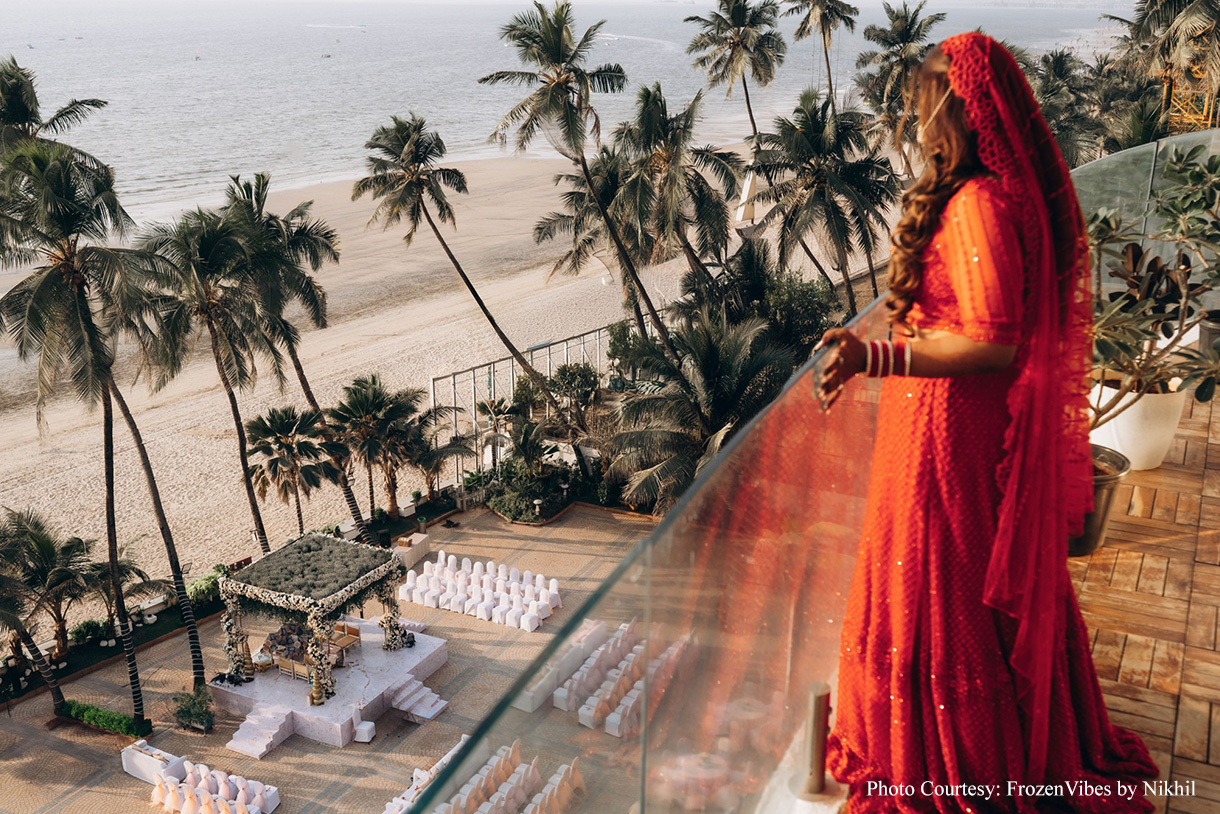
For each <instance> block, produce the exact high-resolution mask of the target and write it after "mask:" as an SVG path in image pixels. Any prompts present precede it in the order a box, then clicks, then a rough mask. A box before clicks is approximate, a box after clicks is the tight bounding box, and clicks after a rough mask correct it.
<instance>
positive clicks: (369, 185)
mask: <svg viewBox="0 0 1220 814" xmlns="http://www.w3.org/2000/svg"><path fill="white" fill-rule="evenodd" d="M364 146H365V148H366V149H368V150H372V151H373V155H371V156H369V157H368V159H367V167H368V169H369V175H367V176H365V177H364V178H361V179H360V180H359V181H357V182H356V185H355V187H353V188H352V200H353V201H355V200H358V199H360V198H362V197H364V196H365V195H366V194H371V195H372V196H373V198H374V199H376V200H377V202H378V203H377V208H376V209H375V210H373V217H372V218H371V219H370V220H369V223H370V224H372V223H375V222H376V221H379V220H380V221H382V225H383V228H385V229H388V228H390V227H391V226H394V225H396V224H398V223H400V222H402V221H403V220H404V219H405V220H406V222H407V227H408V228H407V233H406V235H404V236H403V242H404V243H406V245H407V246H408V247H410V245H411V242H412V241H413V240H414V239H415V233H416V232H417V231H418V230H419V226H420V223H421V221H426V222H427V224H428V227H429V228H430V229H431V230H432V234H433V236H434V237H436V240H437V242H438V243H440V245H441V248H442V249H443V250H444V252H445V256H446V257H448V258H449V262H450V263H452V264H453V268H454V269H455V270H456V271H457V273H458V277H460V278H461V279H462V284H463V285H465V286H466V290H467V291H469V292H470V296H471V297H473V298H474V301H475V304H476V305H478V307H479V310H480V311H482V312H483V317H484V318H485V319H486V320H487V323H488V324H489V325H491V329H492V330H493V331H495V334H496V336H498V337H499V338H500V341H501V342H502V343H503V344H504V347H505V348H507V349H508V352H509V354H510V355H511V356H512V357H513V359H514V360H516V362H517V364H519V365H520V366H521V369H522V370H523V371H525V373H526V375H528V376H529V377H530V379H532V380H533V382H534V383H535V384H536V385H537V386H538V388H539V389H540V390H541V391H542V392H543V393H544V394H545V395H546V398H547V401H548V402H549V403H550V405H551V408H552V409H554V410H555V411H556V412H557V413H558V412H559V404H558V402H556V401H555V397H554V396H553V395H551V392H550V390H548V389H547V386H546V380H545V379H544V378H543V377H542V374H541V373H539V372H538V371H537V370H535V369H534V367H533V365H531V364H530V363H529V362H528V361H527V360H526V358H525V356H523V355H522V354H521V351H519V350H517V346H516V345H514V344H513V342H512V340H510V339H509V338H508V335H507V334H506V333H504V330H503V329H502V328H501V327H500V323H499V322H497V321H496V318H495V317H494V316H492V313H491V310H490V309H488V307H487V304H486V303H485V302H483V297H482V296H480V295H479V291H478V289H476V288H475V287H474V283H472V282H471V281H470V277H468V276H467V275H466V270H465V269H463V268H462V264H461V263H459V262H458V259H457V257H456V256H455V255H454V254H453V250H452V249H450V248H449V243H448V242H446V240H445V237H444V235H442V234H441V230H440V228H439V227H438V226H437V225H436V221H435V220H434V219H433V217H432V212H431V210H430V209H429V207H428V203H429V201H430V202H431V204H432V206H433V207H435V209H436V217H437V218H439V219H440V221H441V223H448V224H452V225H453V226H454V227H456V226H457V220H456V218H455V215H454V212H453V206H452V204H450V203H449V198H448V195H447V194H446V189H449V190H453V191H454V192H457V193H463V194H464V193H465V192H466V176H465V174H464V173H462V172H461V171H460V170H456V169H451V168H448V167H440V166H437V164H438V162H440V161H441V160H442V159H444V157H445V153H446V149H445V142H444V141H443V140H442V139H441V137H440V135H439V134H438V133H437V132H436V131H435V130H429V129H428V123H427V122H426V121H425V120H424V119H423V117H421V116H417V115H415V114H414V113H412V114H411V115H410V116H409V117H408V118H406V119H400V118H398V117H397V116H395V117H393V121H392V123H391V124H389V125H387V126H384V127H378V128H377V129H376V130H375V131H374V132H373V137H372V138H371V139H369V141H368V142H367V143H366V144H365V145H364Z"/></svg>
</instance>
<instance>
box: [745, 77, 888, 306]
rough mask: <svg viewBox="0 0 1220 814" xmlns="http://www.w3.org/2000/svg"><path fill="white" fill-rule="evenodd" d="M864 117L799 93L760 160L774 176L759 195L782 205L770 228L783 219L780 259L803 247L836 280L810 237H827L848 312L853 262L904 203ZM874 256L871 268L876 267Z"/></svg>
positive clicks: (768, 136) (766, 139) (764, 141)
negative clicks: (772, 182) (893, 210)
mask: <svg viewBox="0 0 1220 814" xmlns="http://www.w3.org/2000/svg"><path fill="white" fill-rule="evenodd" d="M867 126H868V125H867V121H866V120H865V117H864V116H863V114H861V113H859V112H857V111H852V110H845V111H842V112H840V113H835V112H834V111H833V110H832V109H831V107H830V103H829V102H828V101H824V100H823V99H822V98H821V96H820V94H818V92H817V91H815V90H813V89H809V90H806V91H805V92H804V93H802V94H801V98H800V102H799V104H798V105H797V108H796V110H795V111H794V113H793V117H792V118H791V119H786V118H783V117H777V118H776V120H775V130H776V132H774V133H764V134H763V135H762V136H760V137H759V144H760V146H761V147H762V149H761V150H760V152H759V154H758V163H759V164H760V165H761V167H763V168H765V170H766V171H767V172H769V173H770V174H771V175H772V176H773V177H775V178H776V183H775V186H773V187H772V188H770V189H767V190H764V191H763V192H761V193H759V195H758V197H759V198H760V199H762V200H766V201H772V202H775V203H777V204H778V205H777V206H776V207H775V208H773V209H772V210H771V211H770V212H769V213H768V214H767V216H766V218H764V223H766V222H768V221H770V220H772V219H774V218H777V217H778V218H779V219H780V239H779V256H780V262H781V263H784V262H786V261H787V259H788V257H789V256H790V255H791V253H792V251H793V249H795V248H796V247H797V246H800V247H801V248H802V249H803V250H804V251H805V253H806V255H807V256H808V257H809V259H810V260H811V261H813V263H814V265H815V267H817V269H818V271H819V272H820V273H821V274H822V276H823V277H824V278H826V280H827V282H829V281H830V278H829V275H827V274H826V270H825V268H823V266H822V264H821V263H820V262H819V261H818V259H817V257H816V256H815V255H814V254H813V252H812V251H811V250H810V249H809V246H808V244H807V243H806V240H805V239H806V237H807V236H808V235H810V234H815V235H819V236H821V237H822V238H823V239H824V240H825V242H826V243H827V244H828V245H830V246H832V247H833V251H834V253H835V261H834V266H835V270H836V271H837V272H838V273H839V274H840V275H841V276H842V278H843V281H844V284H845V287H846V289H847V300H848V308H849V310H850V312H851V313H852V314H855V313H856V310H857V308H856V298H855V293H854V292H853V290H852V285H851V281H850V280H849V279H848V259H849V256H850V255H851V254H853V253H854V252H855V251H856V249H857V248H858V247H862V248H864V249H866V253H868V252H867V250H871V249H872V248H875V245H876V242H877V239H876V230H877V229H884V228H885V227H886V220H885V211H886V208H887V207H889V206H890V205H892V204H893V203H894V202H896V201H897V200H898V189H899V186H898V179H897V177H896V176H895V174H894V169H893V166H892V165H891V164H890V162H889V159H887V158H884V157H882V156H880V155H879V154H878V153H877V151H876V150H873V149H869V148H868V144H867V138H866V130H867ZM871 260H872V259H871V254H870V255H869V263H870V268H871V265H872V262H871Z"/></svg>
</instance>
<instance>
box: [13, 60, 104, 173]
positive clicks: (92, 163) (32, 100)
mask: <svg viewBox="0 0 1220 814" xmlns="http://www.w3.org/2000/svg"><path fill="white" fill-rule="evenodd" d="M105 106H106V102H104V101H103V100H101V99H73V100H72V101H70V102H68V103H67V104H66V105H64V106H63V107H61V108H60V109H59V110H57V111H55V112H54V113H52V114H51V115H50V116H48V117H47V118H45V119H44V118H43V116H42V105H41V103H40V102H39V100H38V91H37V89H36V88H35V86H34V72H33V71H31V70H29V69H28V68H22V67H21V66H20V65H18V64H17V59H16V58H15V57H13V56H12V55H10V56H9V57H8V59H4V60H0V152H5V151H7V150H9V149H12V148H13V147H15V146H17V145H18V144H20V143H22V142H25V141H34V140H38V141H51V140H52V139H50V138H48V137H54V136H59V135H61V134H62V133H64V132H65V131H67V130H68V129H69V128H70V127H72V125H74V124H79V123H80V122H82V121H84V120H85V119H86V118H87V117H88V116H89V114H90V113H92V112H93V111H94V110H98V109H100V108H103V107H105ZM69 149H71V150H72V151H73V153H74V154H75V156H76V158H77V159H78V160H80V161H82V163H84V164H85V165H87V166H88V167H90V168H91V169H101V168H102V167H103V165H102V164H101V162H99V161H98V160H97V159H95V158H93V157H92V156H90V155H89V154H88V153H85V152H82V151H80V150H76V149H75V148H69Z"/></svg>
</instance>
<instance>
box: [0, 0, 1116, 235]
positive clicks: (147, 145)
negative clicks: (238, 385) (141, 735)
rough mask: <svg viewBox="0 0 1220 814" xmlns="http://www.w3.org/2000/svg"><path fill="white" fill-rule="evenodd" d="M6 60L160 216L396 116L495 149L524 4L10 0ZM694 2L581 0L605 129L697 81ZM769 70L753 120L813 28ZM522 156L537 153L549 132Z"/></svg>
mask: <svg viewBox="0 0 1220 814" xmlns="http://www.w3.org/2000/svg"><path fill="white" fill-rule="evenodd" d="M4 6H5V8H4V12H3V15H2V17H0V56H4V55H7V54H10V53H11V54H13V55H15V56H16V58H17V60H18V62H19V63H20V64H21V65H22V66H24V67H28V68H31V69H33V70H34V71H35V72H36V73H37V76H38V89H39V93H40V97H41V99H42V102H43V106H44V115H49V114H50V113H51V111H52V110H54V109H55V108H57V107H58V106H59V105H61V104H63V103H64V102H66V101H67V100H68V99H70V98H85V97H96V98H102V99H106V100H108V101H109V102H110V105H109V106H108V107H107V108H105V109H104V110H102V111H98V112H95V113H94V114H93V115H92V116H91V117H90V118H89V120H88V121H87V122H86V123H84V124H82V125H79V126H77V127H76V128H75V129H74V130H73V131H72V133H71V136H70V140H71V141H72V142H73V143H74V144H77V145H78V146H80V147H82V148H84V149H86V150H89V151H90V152H92V153H94V154H95V155H97V156H98V157H100V158H102V159H103V160H105V161H107V162H108V163H110V164H111V165H112V166H113V167H114V168H115V171H116V177H117V183H118V186H119V189H120V191H121V193H122V195H123V200H124V202H125V203H126V205H127V207H128V209H129V210H130V211H131V212H132V213H133V214H134V215H136V216H137V217H159V216H163V215H165V214H167V213H168V212H172V211H173V210H174V209H176V208H178V207H181V206H189V205H194V204H195V203H201V204H204V205H207V204H211V203H215V202H216V201H217V200H218V198H219V194H220V191H221V190H222V189H223V187H224V184H225V180H226V178H227V176H229V175H230V174H233V173H242V174H247V175H248V174H252V173H254V172H258V171H270V172H271V173H272V175H273V177H274V179H275V188H280V189H282V188H291V187H302V186H306V185H308V184H311V183H315V182H318V181H325V180H337V179H350V178H354V177H356V176H358V175H359V174H360V172H361V169H362V165H363V159H364V150H363V144H364V142H365V140H366V139H367V138H368V136H369V135H370V134H371V133H372V131H373V129H374V128H375V127H377V126H378V125H380V124H384V123H388V122H389V119H390V116H391V115H405V114H406V113H408V112H410V111H414V112H416V113H419V114H421V115H424V116H425V117H427V118H428V120H429V121H430V122H431V124H432V125H434V126H435V127H436V128H437V129H439V131H440V132H441V134H442V135H443V137H444V138H445V140H446V143H447V144H448V146H449V150H450V155H451V156H452V157H453V158H478V157H488V156H495V155H500V154H501V153H502V148H500V147H499V146H498V145H490V144H488V143H487V141H486V138H487V135H488V134H489V133H491V132H492V131H493V130H494V129H495V126H496V123H497V121H498V120H499V118H500V116H502V115H503V113H504V112H505V111H507V110H508V108H509V107H510V106H511V105H512V104H513V103H514V102H515V101H516V100H517V99H518V98H519V97H520V96H521V95H523V93H524V91H523V90H521V89H516V88H508V87H501V88H490V87H485V86H482V85H479V84H477V82H476V79H477V78H478V77H480V76H482V75H484V74H486V73H488V72H490V71H493V70H496V69H501V68H513V67H516V64H517V62H516V57H515V55H514V53H513V52H512V51H511V50H510V49H508V48H505V47H504V45H503V44H502V43H501V42H500V41H499V40H498V37H497V30H498V28H499V26H501V25H502V24H503V23H504V22H506V21H507V20H508V19H509V17H510V16H511V15H512V14H514V13H516V11H518V10H521V9H523V8H525V7H526V3H525V2H521V3H519V4H515V3H507V4H506V3H499V4H488V5H479V4H454V3H444V2H437V3H426V2H424V3H420V2H381V3H372V2H369V3H364V2H299V3H298V2H291V3H288V2H268V0H246V2H240V3H234V2H231V1H230V0H218V1H217V2H210V1H209V0H192V1H190V2H172V1H171V0H161V1H160V2H150V1H149V0H89V1H88V2H82V1H81V0H67V1H65V0H35V1H34V2H31V1H30V0H26V2H18V0H5V2H4ZM710 6H711V3H710V2H708V0H698V2H689V3H684V2H652V3H639V4H632V3H604V2H597V0H587V1H586V0H576V2H575V7H576V11H577V14H578V18H577V21H578V24H579V25H580V26H581V27H582V30H583V27H584V26H587V25H589V24H591V23H593V22H595V21H597V20H599V19H605V20H606V21H607V23H606V26H605V28H604V29H603V33H604V37H603V38H602V40H601V42H600V43H599V44H598V46H597V48H596V49H595V51H594V55H593V60H594V61H595V62H597V63H601V62H618V63H620V64H622V65H623V66H624V68H626V70H627V73H628V77H629V81H630V90H629V91H628V92H627V93H624V94H620V95H617V96H599V97H598V100H597V104H598V109H599V110H600V112H601V116H602V120H603V125H604V129H605V130H606V131H607V132H608V131H609V130H611V129H612V128H613V125H614V124H615V123H617V122H618V121H620V120H622V119H623V118H625V117H626V116H627V115H629V113H630V109H631V105H632V101H633V96H634V92H635V90H636V89H637V88H638V87H639V86H640V85H642V84H650V83H652V82H656V81H660V82H661V83H662V85H663V87H664V88H665V91H666V94H667V96H668V98H669V99H670V103H671V105H673V106H674V107H676V106H677V105H678V104H680V103H685V102H686V101H688V100H689V99H691V98H692V97H693V96H694V94H695V93H697V92H698V91H699V90H700V88H701V87H703V84H704V82H703V76H702V74H700V73H699V72H697V71H695V70H694V69H693V68H692V67H691V65H690V57H688V56H687V55H686V53H685V49H686V44H687V43H688V42H689V40H690V38H691V37H692V35H693V34H694V32H695V27H694V26H693V25H692V24H689V23H684V22H683V18H684V17H686V16H688V15H690V14H701V13H703V12H704V11H705V10H706V9H707V8H709V7H710ZM935 10H943V11H945V12H947V13H948V15H949V17H948V20H947V21H946V22H945V23H943V24H942V25H941V26H940V27H939V28H938V29H937V32H936V33H937V34H938V35H939V36H948V35H949V34H952V33H955V32H957V31H961V30H966V29H972V28H976V27H982V28H983V29H984V30H986V31H987V32H988V33H990V34H992V35H993V36H996V37H1000V38H1004V39H1007V40H1009V41H1011V42H1014V43H1017V44H1020V45H1022V46H1024V47H1026V48H1029V49H1031V50H1032V51H1035V52H1040V51H1043V50H1047V49H1050V48H1054V47H1058V46H1062V45H1071V44H1075V45H1078V46H1083V47H1088V46H1090V45H1091V46H1096V45H1098V44H1101V43H1104V42H1105V35H1104V33H1101V32H1099V29H1101V28H1103V27H1105V26H1107V25H1108V24H1107V23H1104V22H1099V13H1100V12H1099V11H1098V10H1097V9H1079V8H1076V9H1071V8H1038V9H1031V8H996V7H978V8H972V7H966V6H945V7H943V8H941V9H938V8H937V6H936V3H935V0H933V2H931V3H929V6H928V8H927V11H935ZM883 21H884V14H883V13H882V10H881V8H880V6H879V5H878V6H876V7H873V6H869V7H865V8H862V10H861V14H860V18H859V24H858V27H857V30H856V33H855V34H854V35H852V34H847V35H841V36H840V37H839V39H838V43H837V44H836V46H835V48H834V51H833V53H832V54H831V60H832V69H833V71H834V72H835V74H836V76H837V77H838V82H837V85H836V86H838V85H843V86H846V85H847V84H849V82H850V75H851V73H852V72H853V70H854V63H855V59H856V55H857V54H858V53H859V52H860V51H861V50H863V49H864V48H866V47H867V46H868V43H866V42H865V41H864V40H863V37H862V36H861V32H862V31H863V29H864V27H865V26H867V25H869V24H871V23H882V22H883ZM794 29H795V21H793V20H792V19H788V20H785V21H784V30H785V32H786V33H787V34H788V35H789V53H788V59H787V62H786V63H785V65H784V66H783V68H782V69H781V71H780V74H779V77H778V79H777V81H776V82H774V83H773V84H772V85H771V86H769V87H767V88H752V90H751V95H752V97H753V101H754V104H755V111H756V113H757V114H758V117H759V124H760V126H764V127H765V122H769V121H770V120H771V119H772V118H773V117H774V116H775V115H777V114H784V113H787V112H789V111H790V110H791V108H792V105H793V103H794V101H795V99H796V97H797V95H798V94H799V92H800V91H801V90H802V89H803V88H804V87H806V86H807V85H809V84H811V83H817V84H824V81H825V80H824V77H823V72H824V69H823V67H822V66H823V63H822V55H821V52H820V50H818V49H817V47H816V46H815V44H814V41H813V40H805V41H803V42H800V43H794V42H792V41H791V33H792V31H793V30H794ZM703 113H704V121H703V123H702V125H701V129H700V137H701V139H703V140H706V141H708V142H713V143H714V142H721V143H723V142H730V141H737V140H740V139H741V138H742V137H744V136H745V135H746V134H747V133H748V132H749V125H748V120H747V118H746V114H745V107H744V103H743V101H742V97H741V94H740V90H739V89H737V90H736V91H735V92H734V94H733V95H732V96H731V97H729V98H726V96H725V90H724V89H723V88H720V89H712V90H708V91H705V104H704V107H703ZM531 154H532V155H547V154H548V150H547V149H546V146H545V143H544V142H543V140H541V139H540V140H539V148H538V149H536V150H532V151H531Z"/></svg>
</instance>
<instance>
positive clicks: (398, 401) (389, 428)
mask: <svg viewBox="0 0 1220 814" xmlns="http://www.w3.org/2000/svg"><path fill="white" fill-rule="evenodd" d="M426 398H427V393H426V392H425V391H424V389H423V388H422V387H409V388H407V389H405V390H399V391H396V392H395V391H391V390H390V389H389V388H387V387H386V386H385V385H384V384H383V383H382V381H381V377H380V376H379V375H377V374H376V373H373V374H371V375H368V376H360V377H358V378H357V379H355V380H354V381H353V382H352V383H351V384H349V385H347V386H346V387H344V388H343V400H342V401H341V402H339V405H338V406H337V407H335V408H334V409H332V410H330V411H329V412H330V420H331V421H332V422H333V423H334V425H335V427H336V429H337V430H338V431H339V433H340V434H341V437H342V438H343V440H344V442H345V443H346V445H347V448H348V449H349V450H350V451H351V456H352V459H353V461H355V462H358V463H362V464H364V467H365V471H366V472H367V474H368V482H369V516H370V517H371V516H372V512H373V507H374V505H375V504H374V498H373V469H374V468H377V469H380V470H381V472H382V476H383V478H384V481H385V489H386V501H387V511H388V512H389V514H390V516H391V517H398V476H397V473H398V469H399V468H400V467H401V466H402V463H403V458H404V452H403V445H404V443H405V441H406V439H405V436H406V434H407V433H408V422H410V421H411V420H412V419H415V418H417V417H418V416H420V415H421V411H420V409H419V408H420V406H421V405H422V404H423V403H424V400H425V399H426ZM424 412H426V413H429V414H432V413H434V412H435V414H436V415H440V412H437V411H435V410H428V411H424ZM429 420H432V418H431V416H430V418H429Z"/></svg>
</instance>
